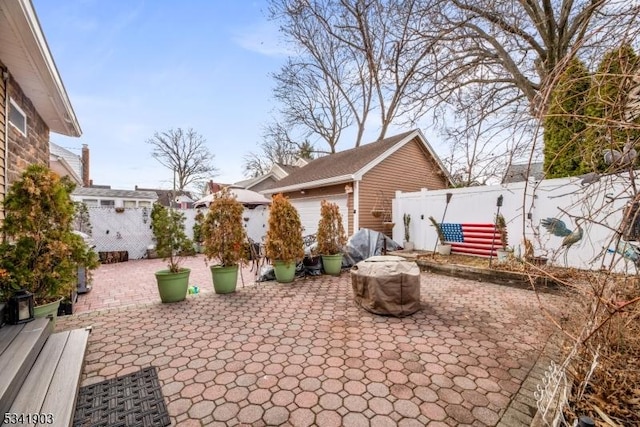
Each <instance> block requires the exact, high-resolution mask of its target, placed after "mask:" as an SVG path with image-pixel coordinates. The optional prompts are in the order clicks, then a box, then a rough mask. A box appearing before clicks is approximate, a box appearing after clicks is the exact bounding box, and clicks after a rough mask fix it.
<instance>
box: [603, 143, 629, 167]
mask: <svg viewBox="0 0 640 427" xmlns="http://www.w3.org/2000/svg"><path fill="white" fill-rule="evenodd" d="M634 143H635V141H628V142H627V143H626V144H624V147H622V152H620V151H619V150H610V149H606V150H602V154H603V156H604V163H605V164H606V165H607V166H611V165H616V166H631V165H633V163H634V162H635V161H636V157H638V153H637V152H636V150H635V148H633V145H634Z"/></svg>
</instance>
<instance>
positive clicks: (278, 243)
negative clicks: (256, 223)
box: [265, 194, 304, 262]
mask: <svg viewBox="0 0 640 427" xmlns="http://www.w3.org/2000/svg"><path fill="white" fill-rule="evenodd" d="M265 250H266V254H267V257H269V258H271V259H272V260H278V261H284V262H294V261H296V260H299V259H302V258H303V257H304V243H303V241H302V223H301V222H300V216H299V215H298V211H297V210H296V208H295V207H294V206H293V205H292V204H291V203H290V202H289V200H288V199H287V198H286V197H284V196H283V195H282V194H277V195H275V196H273V201H272V203H271V210H270V213H269V230H268V231H267V239H266V242H265Z"/></svg>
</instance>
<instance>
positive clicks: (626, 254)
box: [607, 241, 640, 267]
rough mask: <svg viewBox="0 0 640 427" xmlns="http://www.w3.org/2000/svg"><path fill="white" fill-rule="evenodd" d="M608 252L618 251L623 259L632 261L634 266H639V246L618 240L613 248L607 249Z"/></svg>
mask: <svg viewBox="0 0 640 427" xmlns="http://www.w3.org/2000/svg"><path fill="white" fill-rule="evenodd" d="M607 252H609V253H615V252H617V253H619V254H620V255H622V257H623V258H624V259H627V260H629V261H632V262H633V263H634V264H635V266H636V267H640V248H639V247H637V246H635V245H632V244H631V243H628V242H623V241H620V242H618V245H617V246H616V248H615V250H614V249H611V248H609V249H607Z"/></svg>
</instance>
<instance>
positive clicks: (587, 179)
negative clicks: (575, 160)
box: [578, 172, 601, 187]
mask: <svg viewBox="0 0 640 427" xmlns="http://www.w3.org/2000/svg"><path fill="white" fill-rule="evenodd" d="M578 178H582V181H580V185H582V186H583V187H584V186H585V185H590V184H593V183H594V182H598V181H600V178H601V176H600V174H599V173H597V172H589V173H585V174H584V175H580V176H579V177H578Z"/></svg>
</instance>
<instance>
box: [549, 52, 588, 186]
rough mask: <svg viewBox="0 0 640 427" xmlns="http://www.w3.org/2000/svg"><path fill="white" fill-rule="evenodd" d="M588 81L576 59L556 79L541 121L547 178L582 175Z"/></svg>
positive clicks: (586, 74) (583, 170) (584, 67)
mask: <svg viewBox="0 0 640 427" xmlns="http://www.w3.org/2000/svg"><path fill="white" fill-rule="evenodd" d="M589 80H590V77H589V71H588V70H587V67H586V66H585V65H584V64H583V63H582V62H581V61H580V60H579V59H577V58H573V59H572V60H571V61H570V62H569V64H568V65H567V67H566V69H565V70H564V72H563V73H562V74H561V75H560V76H559V77H558V82H557V83H556V87H555V88H554V90H553V92H552V94H551V99H550V102H549V109H548V111H547V115H546V116H545V119H544V170H545V172H546V175H545V176H546V177H547V178H560V177H565V176H573V175H580V174H582V173H584V172H586V170H585V166H586V165H585V164H584V162H582V156H583V152H582V151H583V144H584V130H585V129H586V123H585V120H584V116H585V100H586V98H587V96H588V93H589Z"/></svg>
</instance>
